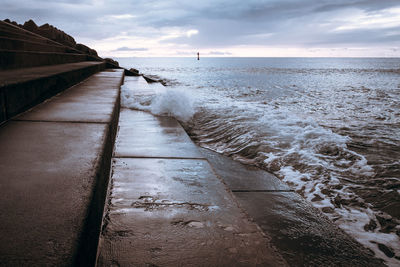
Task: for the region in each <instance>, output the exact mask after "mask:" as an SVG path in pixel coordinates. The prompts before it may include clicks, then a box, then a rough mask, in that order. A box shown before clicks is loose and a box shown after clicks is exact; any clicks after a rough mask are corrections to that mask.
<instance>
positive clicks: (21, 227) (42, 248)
mask: <svg viewBox="0 0 400 267" xmlns="http://www.w3.org/2000/svg"><path fill="white" fill-rule="evenodd" d="M107 131H108V126H107V125H106V124H93V123H92V124H77V123H55V122H52V123H47V122H8V123H7V124H6V125H5V126H3V127H1V128H0V147H1V150H0V188H1V194H0V210H1V212H0V221H1V228H0V236H1V238H0V239H1V242H0V262H1V265H3V264H5V265H7V266H68V265H73V264H74V260H75V259H76V256H77V249H78V247H79V243H80V241H81V239H82V235H83V229H84V226H85V223H86V222H87V220H88V213H89V207H91V200H92V197H93V192H94V189H95V187H96V186H97V185H96V184H97V183H98V182H99V181H100V180H101V179H106V178H107V175H106V173H102V171H106V170H105V169H104V168H103V167H104V166H103V164H104V163H103V162H102V161H103V159H102V156H101V155H102V154H103V150H104V147H105V146H106V143H107V142H108V140H107ZM98 180H99V181H98Z"/></svg>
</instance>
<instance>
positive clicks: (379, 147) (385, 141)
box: [117, 58, 400, 266]
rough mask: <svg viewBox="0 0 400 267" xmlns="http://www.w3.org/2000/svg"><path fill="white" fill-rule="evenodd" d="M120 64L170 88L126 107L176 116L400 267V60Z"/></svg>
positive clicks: (202, 140)
mask: <svg viewBox="0 0 400 267" xmlns="http://www.w3.org/2000/svg"><path fill="white" fill-rule="evenodd" d="M117 60H118V61H119V62H120V65H122V66H124V67H126V68H130V67H135V68H137V69H139V70H140V71H141V73H144V74H148V75H153V77H155V78H158V79H162V80H163V81H164V82H165V83H166V85H167V87H166V90H165V91H162V92H159V93H157V95H154V96H153V97H152V98H151V99H149V98H148V97H146V99H129V101H125V102H124V101H123V102H124V103H125V105H127V106H128V107H131V108H139V109H145V110H148V111H151V112H153V113H155V114H168V115H172V116H175V117H177V119H179V120H180V121H181V122H182V124H183V125H184V127H185V129H186V130H187V131H188V133H189V134H190V136H191V138H192V139H193V140H194V141H195V142H196V143H197V144H199V145H200V146H202V147H205V148H209V149H211V150H214V151H217V152H219V153H222V154H225V155H228V156H231V157H232V158H233V159H235V160H238V161H241V162H243V163H246V164H252V165H256V166H258V167H261V168H263V169H265V170H267V171H269V172H272V173H274V174H275V175H276V176H278V177H279V178H280V179H282V180H283V181H285V182H286V183H288V184H289V185H290V186H291V187H293V189H295V190H296V191H297V192H298V193H299V194H301V195H302V196H303V197H304V198H305V199H307V200H308V201H310V202H311V203H312V204H313V205H314V206H316V207H318V208H320V209H321V210H322V212H324V213H325V214H326V215H327V216H328V217H329V218H331V220H333V221H335V222H336V223H337V224H338V225H339V226H340V227H341V228H342V229H343V230H345V231H346V232H348V233H349V234H350V235H352V236H353V237H354V238H355V239H357V240H358V241H359V242H360V243H362V244H363V245H364V246H366V247H367V248H370V249H371V250H373V251H374V252H375V254H376V256H377V257H379V258H383V259H385V260H386V262H387V264H388V265H390V266H398V265H400V59H399V58H202V59H201V60H200V61H197V60H196V59H195V58H119V59H117ZM122 94H123V96H124V97H125V98H129V97H130V96H129V95H124V92H123V93H122Z"/></svg>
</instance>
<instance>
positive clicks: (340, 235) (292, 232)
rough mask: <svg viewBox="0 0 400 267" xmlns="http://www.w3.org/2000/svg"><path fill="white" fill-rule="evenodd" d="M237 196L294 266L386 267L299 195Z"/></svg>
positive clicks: (239, 193)
mask: <svg viewBox="0 0 400 267" xmlns="http://www.w3.org/2000/svg"><path fill="white" fill-rule="evenodd" d="M234 195H235V196H236V198H237V199H238V202H239V203H240V205H241V207H243V208H244V209H245V210H246V212H247V213H248V214H249V215H250V216H251V217H252V218H253V219H254V221H255V222H256V223H257V224H258V225H259V226H260V227H261V229H262V230H263V231H264V232H265V233H266V234H267V235H269V236H271V238H272V244H273V245H274V246H275V247H276V248H277V249H278V250H279V252H280V253H281V254H282V256H283V257H284V258H285V260H287V262H288V263H289V264H290V265H291V266H371V267H372V266H384V265H383V262H382V261H381V260H379V259H376V258H374V257H373V253H372V252H370V251H368V250H367V249H365V248H363V247H362V246H361V245H360V244H359V243H357V242H356V241H355V240H353V239H352V238H350V237H349V236H348V235H347V234H345V233H344V232H343V231H342V230H340V229H339V228H338V227H337V226H336V225H335V224H334V223H332V222H331V221H330V220H329V219H328V218H327V217H326V216H324V215H323V214H321V212H320V211H319V210H317V209H315V208H313V207H311V205H310V204H308V203H307V202H306V201H305V200H304V199H302V198H301V197H300V196H299V195H298V194H296V193H293V192H279V193H278V192H275V193H262V192H257V193H254V192H235V193H234Z"/></svg>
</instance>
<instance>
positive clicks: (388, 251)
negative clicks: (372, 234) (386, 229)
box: [378, 243, 395, 258]
mask: <svg viewBox="0 0 400 267" xmlns="http://www.w3.org/2000/svg"><path fill="white" fill-rule="evenodd" d="M378 248H379V250H380V251H382V252H383V253H385V255H386V256H387V257H389V258H393V257H394V255H395V254H394V252H393V250H392V249H391V248H389V247H388V246H386V245H384V244H381V243H378Z"/></svg>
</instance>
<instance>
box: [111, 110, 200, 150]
mask: <svg viewBox="0 0 400 267" xmlns="http://www.w3.org/2000/svg"><path fill="white" fill-rule="evenodd" d="M114 157H142V158H143V157H144V158H146V157H162V158H204V156H203V155H201V154H200V152H199V151H198V149H197V147H196V146H195V145H194V144H193V142H192V141H191V140H190V138H189V136H188V135H187V134H186V132H185V131H184V130H183V128H182V126H181V125H180V124H179V123H178V122H177V121H176V120H175V119H174V118H171V117H157V116H153V115H151V114H149V113H146V112H142V111H137V110H130V109H121V113H120V121H119V131H118V138H117V141H116V144H115V151H114Z"/></svg>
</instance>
